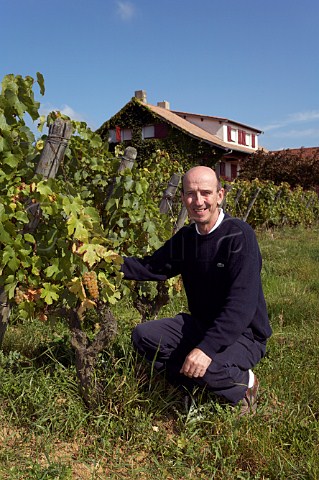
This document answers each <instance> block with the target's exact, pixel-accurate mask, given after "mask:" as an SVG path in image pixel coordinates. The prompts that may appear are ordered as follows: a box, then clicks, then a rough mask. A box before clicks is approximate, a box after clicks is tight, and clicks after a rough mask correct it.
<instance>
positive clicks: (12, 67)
mask: <svg viewBox="0 0 319 480" xmlns="http://www.w3.org/2000/svg"><path fill="white" fill-rule="evenodd" d="M0 19H1V29H0V41H1V45H2V49H1V57H0V59H1V60H0V77H1V78H2V77H3V76H4V75H6V74H8V73H14V74H20V75H23V76H25V75H31V76H33V77H35V76H36V72H37V71H39V72H41V73H42V74H43V75H44V79H45V86H46V92H45V95H44V97H41V96H40V94H39V92H38V90H36V97H37V99H38V100H39V101H40V102H41V110H42V113H46V112H48V111H50V110H53V109H54V110H61V111H63V112H64V113H66V114H68V115H70V116H71V117H72V118H75V119H81V120H84V121H86V122H87V123H88V125H89V126H90V127H91V128H93V129H96V128H98V127H99V126H100V125H101V124H102V123H103V122H104V121H105V120H107V119H109V118H110V117H111V116H112V115H114V114H115V113H116V112H117V111H118V110H119V109H120V108H122V107H123V106H124V105H125V104H126V103H127V102H128V101H129V100H130V99H131V97H132V96H133V95H134V92H135V90H146V92H147V100H148V102H149V103H152V104H155V105H156V103H157V102H158V101H163V100H168V101H169V102H170V105H171V109H173V110H179V111H185V112H193V113H199V114H205V115H213V116H221V117H226V118H229V119H232V120H235V121H238V122H242V123H244V124H247V125H251V126H253V127H256V128H259V129H261V130H263V132H264V133H263V135H261V137H260V144H261V145H263V146H264V147H266V148H268V149H270V150H277V149H281V148H298V147H301V146H304V147H312V146H318V145H319V28H318V24H319V2H318V1H317V0H302V1H301V0H219V1H217V0H158V1H155V0H63V1H62V0H54V1H53V0H51V1H48V0H41V1H40V0H0Z"/></svg>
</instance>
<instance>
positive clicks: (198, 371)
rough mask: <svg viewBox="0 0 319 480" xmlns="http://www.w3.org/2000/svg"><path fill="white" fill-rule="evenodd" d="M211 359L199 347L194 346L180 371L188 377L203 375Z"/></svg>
mask: <svg viewBox="0 0 319 480" xmlns="http://www.w3.org/2000/svg"><path fill="white" fill-rule="evenodd" d="M211 361H212V359H211V358H210V357H209V356H208V355H206V353H204V352H203V351H202V350H200V349H199V348H194V350H192V351H191V352H190V353H189V354H188V355H187V357H186V359H185V362H184V363H183V366H182V368H181V369H180V373H183V374H184V375H186V377H189V378H193V377H194V378H197V377H203V376H204V375H205V373H206V370H207V368H208V366H209V365H210V363H211Z"/></svg>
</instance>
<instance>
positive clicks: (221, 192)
mask: <svg viewBox="0 0 319 480" xmlns="http://www.w3.org/2000/svg"><path fill="white" fill-rule="evenodd" d="M224 195H225V190H224V188H221V189H220V190H219V191H218V192H217V204H218V206H220V205H221V204H222V203H223V200H224Z"/></svg>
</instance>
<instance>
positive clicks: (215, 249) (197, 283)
mask: <svg viewBox="0 0 319 480" xmlns="http://www.w3.org/2000/svg"><path fill="white" fill-rule="evenodd" d="M223 197H224V190H223V188H221V185H220V182H219V180H218V179H217V176H216V174H215V172H214V170H212V169H211V168H209V167H205V166H197V167H193V168H191V169H190V170H189V171H188V172H187V173H186V174H185V176H184V178H183V191H182V201H183V203H184V205H185V207H186V208H187V211H188V214H189V217H190V219H191V220H193V222H194V223H192V224H191V225H190V226H186V227H183V228H182V229H181V230H179V231H178V232H177V233H176V234H175V235H174V236H173V237H172V238H171V239H170V240H168V241H167V242H166V243H165V244H164V245H163V246H162V247H161V248H160V249H158V250H157V251H156V252H155V253H154V254H153V255H151V256H149V257H145V258H143V259H137V258H134V257H131V258H126V259H125V261H124V265H123V272H124V275H125V278H127V279H135V280H166V279H168V278H170V277H173V276H175V275H178V274H181V276H182V279H183V283H184V287H185V292H186V295H187V300H188V306H189V311H190V314H188V313H179V314H178V315H177V316H176V317H174V318H162V319H160V320H153V321H150V322H146V323H142V324H140V325H137V327H135V329H134V331H133V334H132V340H133V344H134V346H135V348H136V349H137V350H138V352H140V353H141V354H142V355H143V356H145V358H146V359H147V360H149V361H150V362H153V361H154V366H155V368H156V369H159V370H161V369H165V371H166V375H167V377H168V380H169V381H171V382H172V383H174V384H179V385H185V386H187V387H192V386H194V385H200V386H202V387H206V388H207V389H208V390H210V391H212V392H214V393H215V394H216V395H218V396H221V397H223V398H224V399H226V400H227V401H228V402H229V403H230V404H231V405H233V406H235V405H237V404H241V414H246V413H248V412H252V411H255V410H256V407H257V403H256V397H257V392H258V386H259V382H258V379H257V378H256V376H255V375H254V374H253V372H252V368H253V367H254V366H255V365H256V364H257V363H258V362H259V361H260V359H261V358H262V357H263V356H264V355H265V351H266V342H267V339H268V338H269V337H270V335H271V328H270V325H269V320H268V315H267V309H266V303H265V299H264V295H263V291H262V285H261V278H260V271H261V255H260V251H259V247H258V244H257V240H256V237H255V234H254V231H253V230H252V228H251V227H250V226H249V225H248V224H246V223H245V222H243V221H241V220H239V219H235V218H232V217H231V216H229V215H228V214H225V213H224V212H223V210H222V209H221V208H220V205H221V203H222V201H223Z"/></svg>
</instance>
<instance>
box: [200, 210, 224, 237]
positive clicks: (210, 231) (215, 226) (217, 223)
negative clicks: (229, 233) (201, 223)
mask: <svg viewBox="0 0 319 480" xmlns="http://www.w3.org/2000/svg"><path fill="white" fill-rule="evenodd" d="M218 210H219V215H218V218H217V222H216V223H215V225H214V226H213V228H212V229H211V230H209V232H208V233H205V235H209V234H210V233H212V232H213V231H214V230H216V228H218V227H219V225H220V224H221V223H222V221H223V220H224V217H225V213H224V210H223V209H222V208H219V209H218ZM195 228H196V232H197V233H198V235H203V234H202V233H200V232H199V230H198V228H197V225H196V223H195Z"/></svg>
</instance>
